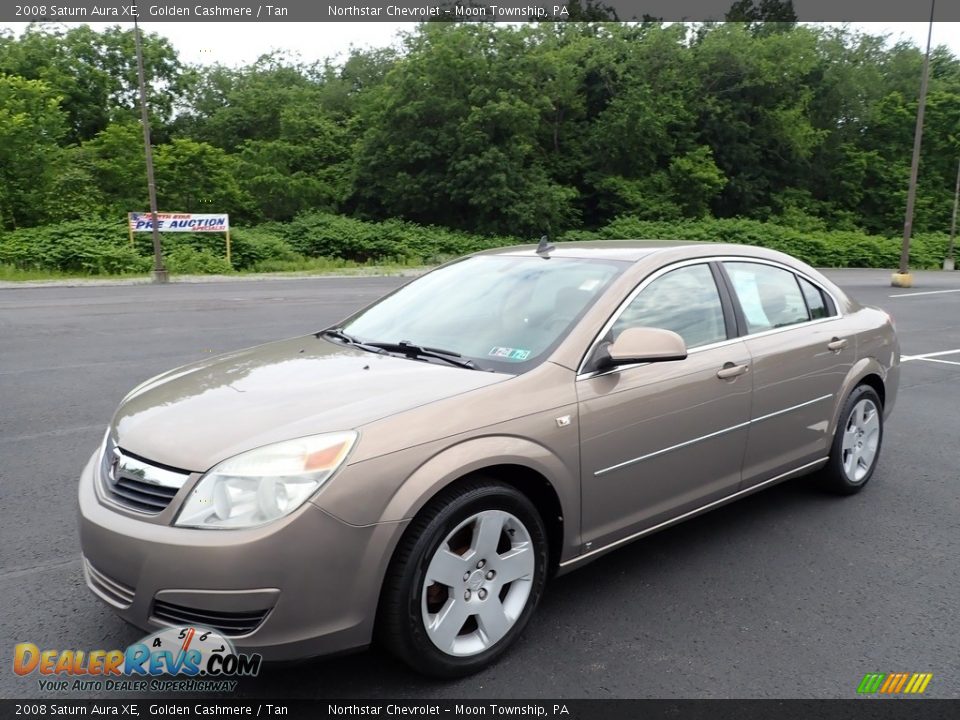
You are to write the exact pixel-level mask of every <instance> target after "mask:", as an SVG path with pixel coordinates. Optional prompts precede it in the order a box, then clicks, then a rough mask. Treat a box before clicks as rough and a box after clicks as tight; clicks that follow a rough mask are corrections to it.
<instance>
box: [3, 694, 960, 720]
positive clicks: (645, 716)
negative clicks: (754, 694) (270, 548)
mask: <svg viewBox="0 0 960 720" xmlns="http://www.w3.org/2000/svg"><path fill="white" fill-rule="evenodd" d="M958 716H960V700H936V699H921V698H917V699H910V700H904V699H900V700H897V699H875V698H858V699H852V700H442V701H437V700H259V699H258V700H213V699H210V698H197V699H183V698H175V699H173V698H171V699H165V700H164V699H157V700H131V701H126V700H69V699H67V698H63V699H56V700H50V699H43V700H0V720H13V719H14V718H31V719H32V718H46V717H95V718H104V717H121V718H127V719H128V720H129V719H130V718H150V719H151V720H153V719H156V718H160V719H162V720H168V719H170V718H191V719H194V720H196V719H200V720H203V719H206V720H210V719H211V718H261V719H263V720H270V719H272V718H285V719H286V718H290V719H293V720H300V719H301V718H302V719H303V720H337V719H346V718H351V719H352V718H370V719H374V718H376V719H381V720H401V719H403V720H408V719H410V718H413V719H417V720H420V719H423V718H471V719H473V718H489V719H490V720H508V719H509V718H522V719H526V718H547V719H548V720H687V719H690V720H801V719H802V720H808V719H812V718H817V719H819V720H858V719H859V718H864V719H867V718H869V719H870V720H899V719H900V718H904V719H907V718H909V719H910V720H941V719H943V720H947V718H951V719H953V718H957V717H958Z"/></svg>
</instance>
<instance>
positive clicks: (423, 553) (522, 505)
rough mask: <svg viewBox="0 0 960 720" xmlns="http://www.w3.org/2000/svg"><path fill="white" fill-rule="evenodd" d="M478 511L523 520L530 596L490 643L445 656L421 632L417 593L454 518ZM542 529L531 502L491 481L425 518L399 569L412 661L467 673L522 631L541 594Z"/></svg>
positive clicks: (498, 652) (456, 521)
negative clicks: (530, 561) (529, 550)
mask: <svg viewBox="0 0 960 720" xmlns="http://www.w3.org/2000/svg"><path fill="white" fill-rule="evenodd" d="M483 510H504V511H506V512H509V513H510V514H512V515H514V516H515V517H516V518H517V519H518V520H520V522H522V523H523V524H524V526H525V527H526V529H527V532H528V533H529V534H530V539H531V542H532V544H533V550H534V575H533V583H532V587H531V588H530V596H529V597H528V598H527V603H526V606H525V607H524V609H523V612H522V613H521V614H520V617H518V618H517V620H516V622H515V623H514V624H513V627H511V628H510V630H509V631H508V632H507V634H506V635H504V636H503V637H502V638H501V639H500V640H499V641H498V642H497V643H495V644H494V645H493V646H492V647H490V648H487V649H486V650H484V651H483V652H481V653H477V654H476V655H471V656H469V657H460V656H456V655H448V654H447V653H444V652H443V651H442V650H440V649H439V648H438V647H437V646H436V645H434V644H433V641H432V640H430V638H429V637H428V636H427V631H426V628H424V626H423V616H422V613H421V598H422V593H423V583H424V579H425V576H426V571H427V567H428V566H429V564H430V561H431V560H432V558H433V555H434V553H435V552H436V550H437V548H438V547H439V546H440V544H441V543H442V542H443V540H444V539H445V538H446V537H447V535H448V534H449V533H450V532H452V531H453V530H454V529H455V528H456V527H457V526H458V525H459V524H460V523H462V522H463V521H464V520H466V519H467V518H469V517H470V516H471V515H475V514H476V513H479V512H481V511H483ZM547 560H548V555H547V539H546V530H545V528H544V525H543V521H542V520H541V518H540V515H539V514H538V513H537V511H536V508H534V506H533V505H532V504H531V502H530V501H529V500H528V499H527V498H526V497H525V496H524V495H522V494H521V493H519V492H517V491H516V490H514V489H513V488H511V487H509V486H506V485H500V484H496V485H494V484H491V485H487V486H484V487H482V488H477V489H475V490H472V491H470V492H468V493H466V494H465V495H462V496H460V497H457V498H455V499H453V500H452V501H451V502H450V503H449V504H448V505H447V506H446V507H445V508H443V509H442V510H441V511H440V512H439V513H438V514H437V516H436V517H435V518H433V520H432V521H431V522H430V524H429V525H428V526H427V528H426V529H425V530H424V532H422V533H421V535H420V537H419V538H418V539H417V541H416V542H415V544H414V548H413V552H412V554H411V562H410V563H409V564H408V566H407V568H405V572H404V577H403V580H402V583H401V592H402V593H403V596H404V609H405V616H406V622H405V623H404V628H403V630H404V633H405V634H406V636H407V637H406V638H404V639H405V640H406V641H407V642H406V644H408V646H409V647H410V648H411V649H412V650H413V651H414V653H415V655H416V658H417V665H418V666H419V667H421V668H422V669H423V670H426V671H428V672H431V673H433V674H437V675H443V676H450V677H455V676H459V675H465V674H469V673H471V672H474V671H476V670H478V669H480V668H481V667H483V666H486V665H487V664H489V663H491V662H492V661H493V660H494V659H496V658H497V657H498V656H499V655H501V654H502V653H503V652H504V651H506V649H507V648H508V647H509V646H510V645H511V644H512V643H513V641H514V640H515V639H516V638H517V636H518V635H519V634H520V633H522V632H523V629H524V627H525V626H526V624H527V622H528V621H529V619H530V616H531V615H532V614H533V612H534V610H535V609H536V607H537V604H538V603H539V601H540V597H541V596H542V594H543V588H544V585H545V583H546V574H547Z"/></svg>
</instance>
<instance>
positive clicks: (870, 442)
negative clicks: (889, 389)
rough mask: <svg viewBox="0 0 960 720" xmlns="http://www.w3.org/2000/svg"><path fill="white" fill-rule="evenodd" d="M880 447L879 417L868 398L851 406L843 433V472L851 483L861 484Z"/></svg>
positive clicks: (874, 405) (875, 407) (877, 411)
mask: <svg viewBox="0 0 960 720" xmlns="http://www.w3.org/2000/svg"><path fill="white" fill-rule="evenodd" d="M879 445H880V415H879V410H878V409H877V406H876V404H875V403H874V402H873V400H870V399H869V398H864V399H862V400H860V401H859V402H858V403H857V404H856V405H854V406H853V410H851V412H850V416H849V417H848V418H847V425H846V427H845V428H844V431H843V442H842V445H841V451H842V453H843V455H842V464H843V472H844V474H845V475H846V476H847V479H848V480H849V481H850V482H852V483H859V482H862V481H863V479H864V478H865V477H867V475H868V473H869V472H870V469H871V468H872V467H873V463H874V460H875V459H876V457H877V448H878V447H879Z"/></svg>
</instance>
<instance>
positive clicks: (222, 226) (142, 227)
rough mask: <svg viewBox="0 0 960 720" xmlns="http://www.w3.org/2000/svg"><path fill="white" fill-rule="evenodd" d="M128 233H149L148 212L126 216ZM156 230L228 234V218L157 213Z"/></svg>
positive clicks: (150, 225) (197, 214)
mask: <svg viewBox="0 0 960 720" xmlns="http://www.w3.org/2000/svg"><path fill="white" fill-rule="evenodd" d="M127 220H128V222H129V223H130V232H150V231H151V230H153V218H152V217H151V215H150V213H148V212H132V213H128V214H127ZM157 230H159V231H160V232H229V231H230V216H229V215H227V214H226V213H224V214H222V215H210V214H201V213H161V212H158V213H157Z"/></svg>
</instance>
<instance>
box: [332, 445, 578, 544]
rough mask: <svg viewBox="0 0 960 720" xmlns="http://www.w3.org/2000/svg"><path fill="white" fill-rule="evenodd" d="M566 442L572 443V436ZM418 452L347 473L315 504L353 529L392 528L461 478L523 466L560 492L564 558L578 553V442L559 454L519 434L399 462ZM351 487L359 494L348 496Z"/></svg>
mask: <svg viewBox="0 0 960 720" xmlns="http://www.w3.org/2000/svg"><path fill="white" fill-rule="evenodd" d="M574 432H575V431H574ZM562 437H564V438H565V439H568V438H569V437H570V435H566V434H564V435H563V436H562ZM573 437H576V435H575V434H574V435H573ZM438 445H439V443H438ZM414 451H416V454H417V459H421V458H423V448H422V447H421V448H416V449H411V450H409V451H405V452H401V453H391V454H390V455H387V456H383V457H379V458H373V459H370V460H365V461H363V462H360V463H357V464H355V465H351V466H349V467H348V468H345V472H344V474H343V476H342V477H340V478H338V481H337V483H336V488H333V487H331V490H337V492H334V493H329V494H328V493H324V492H321V493H320V494H319V496H318V497H317V498H316V499H315V502H316V504H317V505H319V506H321V507H322V508H324V509H325V510H327V512H330V513H331V514H333V515H335V516H337V517H338V518H340V519H341V520H343V521H345V522H348V523H350V524H356V525H367V524H373V523H386V522H390V523H393V522H398V521H403V520H409V519H410V518H412V517H414V516H415V515H416V514H417V513H418V512H419V511H420V510H421V509H422V508H423V507H424V506H425V505H426V504H427V503H428V502H429V501H430V499H431V498H433V497H434V496H436V495H437V493H439V492H441V491H442V490H443V489H444V488H445V487H447V486H448V485H450V484H451V483H453V482H454V481H456V480H458V479H459V478H462V477H464V476H466V475H470V474H473V473H477V472H482V471H483V470H484V469H486V468H493V467H494V466H498V467H502V466H505V465H506V466H519V467H521V468H524V469H525V470H527V471H533V472H535V473H537V474H539V475H541V476H542V477H543V478H545V480H546V481H547V482H548V483H550V485H551V486H552V488H553V489H554V491H555V492H556V494H557V497H558V498H559V501H560V508H561V512H562V514H563V519H564V522H563V527H564V538H563V547H562V548H561V557H562V558H563V559H566V558H567V557H568V556H569V555H572V554H576V551H577V549H578V548H579V535H580V491H579V477H577V476H575V475H574V474H573V473H572V472H571V471H570V470H569V469H568V468H578V467H579V452H578V449H577V448H576V444H575V443H561V444H558V449H557V450H556V451H555V450H553V449H551V448H550V447H547V446H546V445H544V444H540V443H538V442H534V441H532V440H530V439H527V438H523V437H518V436H516V435H503V434H498V435H482V436H476V437H471V438H466V439H463V440H461V441H459V442H457V443H455V444H453V445H448V446H446V447H438V448H437V449H436V451H435V452H433V453H432V454H430V455H429V456H428V457H427V459H426V460H421V461H420V462H419V463H418V464H416V465H409V466H408V465H407V462H406V461H407V460H408V459H407V458H401V457H398V455H403V454H406V453H407V452H409V453H413V452H414ZM401 468H402V469H401ZM351 487H353V488H356V492H351V493H348V492H346V491H345V489H346V488H351Z"/></svg>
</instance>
